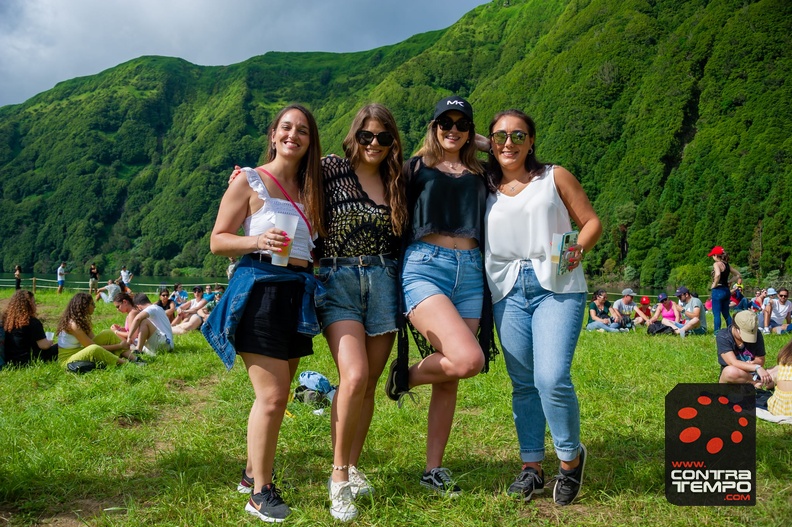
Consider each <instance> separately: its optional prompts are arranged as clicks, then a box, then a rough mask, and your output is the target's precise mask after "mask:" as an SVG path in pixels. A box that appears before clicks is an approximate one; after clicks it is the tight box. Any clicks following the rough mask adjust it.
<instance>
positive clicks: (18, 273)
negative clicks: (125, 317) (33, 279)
mask: <svg viewBox="0 0 792 527" xmlns="http://www.w3.org/2000/svg"><path fill="white" fill-rule="evenodd" d="M14 280H15V281H16V283H15V284H14V289H16V290H17V291H19V290H20V289H22V266H21V265H17V266H15V267H14Z"/></svg>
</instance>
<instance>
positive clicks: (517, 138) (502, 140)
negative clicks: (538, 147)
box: [490, 130, 528, 145]
mask: <svg viewBox="0 0 792 527" xmlns="http://www.w3.org/2000/svg"><path fill="white" fill-rule="evenodd" d="M490 137H491V138H492V140H493V141H494V142H495V144H498V145H505V144H506V139H508V138H511V141H512V143H514V144H515V145H521V144H523V143H524V142H525V140H526V139H527V138H528V134H526V133H525V132H521V131H520V130H517V131H514V132H512V133H510V134H507V133H506V132H504V131H502V130H501V131H499V132H493V133H491V134H490Z"/></svg>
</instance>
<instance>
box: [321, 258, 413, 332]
mask: <svg viewBox="0 0 792 527" xmlns="http://www.w3.org/2000/svg"><path fill="white" fill-rule="evenodd" d="M385 264H386V265H384V266H382V265H370V266H365V267H360V266H357V265H354V266H341V265H339V266H336V267H320V268H319V270H318V272H317V275H316V279H317V280H319V281H320V282H321V283H322V284H323V285H324V287H325V290H326V292H327V295H326V299H325V302H324V305H323V306H322V307H318V308H317V309H316V311H317V313H318V315H319V322H320V324H321V325H322V329H325V328H327V327H328V326H329V325H330V324H332V323H334V322H339V321H341V320H353V321H355V322H360V323H361V324H363V327H364V328H365V330H366V335H368V336H370V337H373V336H376V335H383V334H385V333H392V332H394V331H396V330H397V329H398V328H397V323H396V318H397V315H398V311H399V309H398V304H399V299H398V298H399V297H398V296H396V295H397V294H398V287H397V284H396V275H397V268H396V261H395V260H391V259H388V258H386V259H385Z"/></svg>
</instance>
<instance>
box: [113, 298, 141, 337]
mask: <svg viewBox="0 0 792 527" xmlns="http://www.w3.org/2000/svg"><path fill="white" fill-rule="evenodd" d="M113 303H114V304H115V307H116V309H117V310H118V311H119V312H121V313H124V314H125V315H126V319H125V320H124V325H123V326H119V325H118V324H113V325H112V326H110V329H112V330H113V333H115V334H116V336H117V337H118V338H120V339H122V340H128V341H130V342H134V340H135V339H137V332H133V331H132V330H131V329H132V321H133V320H135V317H136V316H138V313H140V309H139V308H138V307H137V306H135V302H134V301H133V300H132V297H131V296H129V295H128V294H126V293H119V294H118V296H117V297H116V299H115V302H113ZM129 337H131V338H129Z"/></svg>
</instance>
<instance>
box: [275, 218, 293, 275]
mask: <svg viewBox="0 0 792 527" xmlns="http://www.w3.org/2000/svg"><path fill="white" fill-rule="evenodd" d="M295 212H296V211H295ZM299 220H300V218H299V216H296V215H294V214H283V213H281V212H279V213H277V214H275V228H276V229H280V230H282V231H285V232H286V235H287V236H288V237H289V240H290V241H289V244H288V245H286V246H285V247H282V248H281V252H276V251H272V265H280V266H281V267H286V264H288V263H289V255H290V254H291V249H292V243H293V242H294V235H295V233H296V232H297V222H298V221H299Z"/></svg>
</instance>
